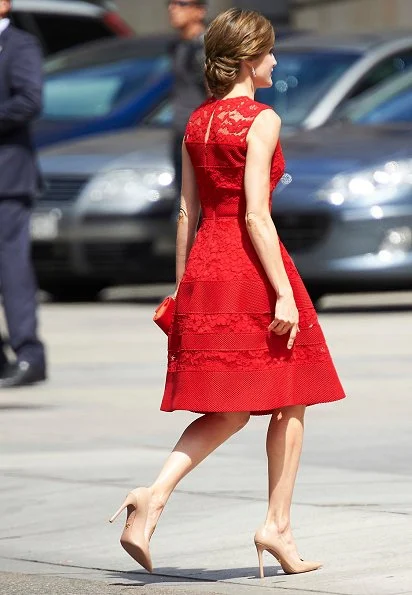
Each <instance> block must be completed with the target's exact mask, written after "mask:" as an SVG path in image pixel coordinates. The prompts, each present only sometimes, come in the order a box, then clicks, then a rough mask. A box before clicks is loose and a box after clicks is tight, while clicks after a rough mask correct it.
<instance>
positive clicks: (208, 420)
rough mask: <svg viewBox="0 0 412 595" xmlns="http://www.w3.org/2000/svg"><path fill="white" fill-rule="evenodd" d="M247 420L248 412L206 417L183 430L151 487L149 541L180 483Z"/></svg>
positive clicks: (211, 414) (147, 530) (147, 532)
mask: <svg viewBox="0 0 412 595" xmlns="http://www.w3.org/2000/svg"><path fill="white" fill-rule="evenodd" d="M248 420H249V413H247V412H234V413H206V414H205V415H203V416H202V417H200V418H198V419H196V420H195V421H194V422H192V423H191V424H190V425H189V426H188V427H187V428H186V430H185V431H184V432H183V434H182V436H181V437H180V440H179V441H178V443H177V444H176V446H175V447H174V449H173V451H172V452H171V453H170V455H169V457H168V458H167V460H166V462H165V464H164V466H163V468H162V470H161V471H160V473H159V475H158V477H157V479H156V480H155V482H154V483H153V484H152V485H151V487H150V489H151V492H152V498H151V507H150V510H149V517H148V521H147V525H146V534H147V536H148V537H149V539H150V537H151V535H152V533H153V531H154V529H155V527H156V523H157V521H158V519H159V516H160V515H161V513H162V510H163V508H164V506H165V504H166V502H167V501H168V499H169V497H170V494H171V493H172V492H173V490H174V489H175V487H176V486H177V484H178V483H179V481H180V480H181V479H183V477H185V475H187V474H188V473H189V472H190V471H191V470H192V469H194V468H195V467H196V466H197V465H198V464H199V463H201V462H202V461H203V460H204V459H205V458H206V457H207V456H208V455H209V454H210V453H212V452H213V451H214V450H215V449H216V448H217V447H218V446H220V445H221V444H223V443H224V442H225V441H226V440H227V439H228V438H230V436H232V435H233V434H235V433H236V432H237V431H239V430H240V429H241V428H243V427H244V426H245V425H246V423H247V422H248Z"/></svg>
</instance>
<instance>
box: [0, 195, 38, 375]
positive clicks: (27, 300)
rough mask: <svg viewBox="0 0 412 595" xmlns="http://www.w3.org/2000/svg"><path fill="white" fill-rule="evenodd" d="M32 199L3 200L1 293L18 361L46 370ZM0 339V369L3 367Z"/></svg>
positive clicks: (0, 202)
mask: <svg viewBox="0 0 412 595" xmlns="http://www.w3.org/2000/svg"><path fill="white" fill-rule="evenodd" d="M30 215H31V206H30V201H29V199H26V198H25V197H19V198H12V199H11V198H10V199H9V198H3V199H0V292H1V297H2V302H3V309H4V314H5V318H6V322H7V327H8V332H9V343H10V346H11V348H12V349H13V351H14V353H15V355H16V358H17V360H18V361H27V362H29V363H30V364H33V365H35V366H38V367H40V368H44V367H45V353H44V346H43V344H42V343H41V342H40V341H39V339H38V337H37V317H36V307H37V302H36V291H37V284H36V280H35V276H34V272H33V265H32V262H31V247H30ZM5 360H6V356H5V354H4V343H3V340H2V338H1V335H0V367H1V365H4V363H5Z"/></svg>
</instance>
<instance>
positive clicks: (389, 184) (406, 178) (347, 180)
mask: <svg viewBox="0 0 412 595" xmlns="http://www.w3.org/2000/svg"><path fill="white" fill-rule="evenodd" d="M411 186H412V159H405V160H402V161H388V162H387V163H384V164H382V166H381V167H376V168H373V169H372V168H371V169H365V170H361V171H359V172H355V173H350V174H339V175H337V176H335V177H334V178H332V180H330V182H329V183H328V184H327V185H326V186H324V187H323V188H322V189H321V190H320V191H319V192H318V198H319V199H320V200H325V201H327V202H329V203H331V204H333V205H337V206H339V205H342V204H343V203H344V202H346V201H352V200H356V199H362V200H364V201H365V200H366V201H369V200H370V201H371V202H376V201H377V200H390V199H391V198H393V197H394V196H395V195H398V194H399V192H401V191H402V190H404V189H405V190H406V189H410V187H411Z"/></svg>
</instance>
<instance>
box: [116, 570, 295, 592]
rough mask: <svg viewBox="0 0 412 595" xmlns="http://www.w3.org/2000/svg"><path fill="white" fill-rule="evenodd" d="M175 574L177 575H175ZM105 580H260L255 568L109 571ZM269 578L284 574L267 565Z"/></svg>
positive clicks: (144, 582)
mask: <svg viewBox="0 0 412 595" xmlns="http://www.w3.org/2000/svg"><path fill="white" fill-rule="evenodd" d="M177 572H178V573H179V574H177ZM106 576H107V578H118V579H123V581H125V579H126V580H127V581H128V582H116V583H111V585H113V586H133V587H138V586H141V587H142V586H144V585H149V584H157V583H166V582H171V581H172V582H178V583H201V582H210V583H215V582H219V581H230V580H233V579H254V580H260V579H259V574H258V569H257V567H256V566H252V567H249V568H227V569H224V570H206V569H204V568H188V569H185V568H178V569H176V568H172V567H163V568H162V567H160V568H156V569H155V571H154V572H153V573H152V574H149V573H147V572H145V571H143V570H142V571H141V572H135V571H127V572H120V571H119V572H114V571H110V572H107V574H106ZM271 577H280V578H281V577H283V578H284V577H285V574H284V572H283V570H282V568H281V567H280V566H275V565H268V566H265V578H271Z"/></svg>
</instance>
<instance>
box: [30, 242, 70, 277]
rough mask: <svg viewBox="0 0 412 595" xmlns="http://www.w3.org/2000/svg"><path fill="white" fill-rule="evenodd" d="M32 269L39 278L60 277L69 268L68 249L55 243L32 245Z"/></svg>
mask: <svg viewBox="0 0 412 595" xmlns="http://www.w3.org/2000/svg"><path fill="white" fill-rule="evenodd" d="M32 256H33V262H34V267H35V269H36V272H37V274H38V275H39V276H40V277H50V276H54V275H56V276H62V275H63V274H64V273H65V272H66V271H67V272H69V271H70V268H71V264H70V254H69V248H68V246H65V245H60V244H56V243H43V242H40V243H37V244H33V245H32Z"/></svg>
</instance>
